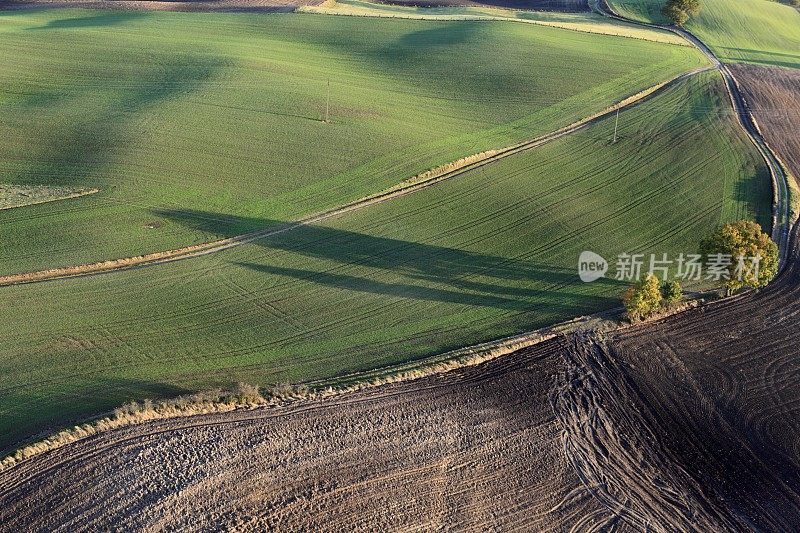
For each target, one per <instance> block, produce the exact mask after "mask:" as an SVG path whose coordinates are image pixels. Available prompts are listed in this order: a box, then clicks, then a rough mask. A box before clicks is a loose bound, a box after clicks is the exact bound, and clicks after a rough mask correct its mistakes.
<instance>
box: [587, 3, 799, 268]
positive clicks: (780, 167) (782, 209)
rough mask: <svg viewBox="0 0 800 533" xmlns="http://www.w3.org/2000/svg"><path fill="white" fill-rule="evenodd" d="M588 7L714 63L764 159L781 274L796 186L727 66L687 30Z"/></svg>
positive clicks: (794, 215) (793, 218) (601, 6)
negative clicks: (687, 46)
mask: <svg viewBox="0 0 800 533" xmlns="http://www.w3.org/2000/svg"><path fill="white" fill-rule="evenodd" d="M590 6H591V7H592V8H593V9H594V10H596V11H597V12H598V13H600V14H601V15H604V16H606V17H609V18H612V19H616V20H621V21H625V22H630V23H633V24H638V25H640V26H646V27H648V28H660V29H662V30H667V31H671V32H672V33H674V34H676V35H679V36H681V37H683V38H684V39H685V40H686V41H688V42H689V43H691V44H692V45H694V46H695V47H696V48H697V49H698V50H700V51H701V52H702V53H703V54H704V55H705V56H706V57H707V58H708V59H709V60H710V61H711V62H712V63H713V64H714V67H713V68H714V69H716V70H718V71H719V72H720V74H721V75H722V79H723V81H724V82H725V88H726V92H727V93H728V98H729V99H730V101H731V105H732V106H733V110H734V112H735V113H736V118H737V121H738V122H739V125H740V126H741V128H742V130H744V132H745V134H746V135H747V138H748V139H749V140H750V142H751V143H752V144H753V146H755V148H756V150H757V151H758V152H759V154H760V155H761V158H762V159H763V160H764V163H765V164H766V165H767V169H768V170H769V174H770V180H771V181H772V240H774V241H775V242H776V243H777V244H778V250H779V266H778V272H780V271H782V270H783V269H784V268H785V267H786V263H787V260H788V254H789V245H790V234H791V231H792V228H793V226H794V225H795V222H797V216H798V215H800V213H797V212H795V210H794V209H793V208H792V199H791V194H792V191H796V189H797V187H792V184H791V183H790V180H791V179H792V178H791V175H790V172H789V171H788V169H787V168H786V166H785V165H784V164H783V161H782V160H781V159H780V157H779V156H778V154H777V153H776V152H775V151H774V150H772V147H770V145H769V144H768V143H767V141H766V139H764V136H763V135H762V133H761V130H760V128H759V127H758V123H757V122H756V119H755V117H754V116H753V114H752V112H751V111H750V107H749V106H748V104H747V100H746V99H745V97H744V94H743V93H742V90H741V88H740V86H739V81H738V80H737V79H736V77H735V76H734V75H733V73H732V72H731V71H730V69H729V68H728V67H727V65H725V64H724V63H723V62H722V61H721V60H720V59H719V58H718V57H717V55H716V54H715V53H714V51H713V50H712V49H711V48H710V47H709V46H708V45H706V44H705V43H704V42H703V41H701V40H700V38H698V37H697V36H696V35H694V34H693V33H691V32H690V31H688V30H685V29H683V28H678V27H675V26H669V25H664V24H654V23H647V22H641V21H638V20H632V19H628V18H626V17H623V16H621V15H619V14H618V13H617V12H616V11H614V9H613V8H612V7H611V5H610V4H609V3H608V0H591V1H590Z"/></svg>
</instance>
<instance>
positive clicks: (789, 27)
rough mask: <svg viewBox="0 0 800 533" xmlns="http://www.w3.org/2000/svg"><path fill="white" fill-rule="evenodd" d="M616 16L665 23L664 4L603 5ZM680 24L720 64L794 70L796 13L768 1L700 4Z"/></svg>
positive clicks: (799, 36)
mask: <svg viewBox="0 0 800 533" xmlns="http://www.w3.org/2000/svg"><path fill="white" fill-rule="evenodd" d="M609 2H610V3H611V4H612V5H613V6H614V9H616V10H617V12H618V13H619V14H620V15H623V16H625V17H628V18H631V19H634V20H640V21H643V22H659V23H663V22H666V20H665V19H664V18H663V17H662V16H661V6H663V5H664V3H665V0H609ZM700 3H701V6H702V7H701V11H700V15H699V16H698V17H696V18H694V19H692V20H690V21H689V22H688V23H687V24H686V29H688V30H690V31H692V32H693V33H695V35H697V37H699V38H700V40H702V41H703V42H704V43H706V44H707V45H708V46H710V47H711V48H712V49H713V50H714V53H715V54H717V56H718V57H719V58H720V59H721V60H722V61H724V62H729V63H738V62H742V63H757V64H762V65H773V66H780V67H791V68H800V11H798V10H797V9H795V8H793V7H791V6H788V5H786V4H782V3H779V2H775V1H772V0H701V2H700Z"/></svg>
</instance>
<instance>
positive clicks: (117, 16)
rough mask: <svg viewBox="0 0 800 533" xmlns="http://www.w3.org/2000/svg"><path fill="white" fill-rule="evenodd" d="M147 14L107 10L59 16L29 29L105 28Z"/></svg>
mask: <svg viewBox="0 0 800 533" xmlns="http://www.w3.org/2000/svg"><path fill="white" fill-rule="evenodd" d="M147 16H148V14H147V13H144V12H141V11H105V12H102V13H99V14H96V15H89V16H86V17H73V18H57V19H53V20H50V21H48V22H47V24H45V25H43V26H36V27H34V28H28V29H29V30H51V29H72V28H103V27H108V26H118V25H120V24H125V23H127V22H129V21H131V20H136V19H140V18H144V17H147Z"/></svg>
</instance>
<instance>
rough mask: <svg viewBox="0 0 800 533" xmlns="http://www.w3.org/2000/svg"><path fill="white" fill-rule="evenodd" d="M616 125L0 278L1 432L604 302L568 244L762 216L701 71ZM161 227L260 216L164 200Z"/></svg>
mask: <svg viewBox="0 0 800 533" xmlns="http://www.w3.org/2000/svg"><path fill="white" fill-rule="evenodd" d="M613 128H614V120H613V118H612V119H607V120H604V121H601V122H600V123H597V124H595V125H593V126H591V127H589V128H588V129H585V130H582V131H580V132H578V133H576V134H574V135H571V136H568V137H565V138H562V139H560V140H558V141H555V142H552V143H550V144H547V145H545V146H542V147H540V148H537V149H534V150H531V151H528V152H524V153H522V154H518V155H515V156H513V157H510V158H507V159H504V160H502V161H500V162H498V163H495V164H492V165H489V166H486V167H483V168H481V169H477V170H474V171H471V172H469V173H467V174H465V175H463V176H460V177H458V178H455V179H452V180H449V181H446V182H443V183H440V184H439V185H436V186H434V187H431V188H428V189H425V190H423V191H420V192H417V193H415V194H412V195H409V196H405V197H402V198H398V199H395V200H392V201H390V202H387V203H384V204H380V205H377V206H373V207H370V208H367V209H364V210H362V211H358V212H354V213H350V214H348V215H346V216H343V217H341V218H339V219H336V220H332V221H329V222H327V223H324V224H317V225H313V226H308V227H301V228H299V229H296V230H293V231H290V232H288V233H285V234H282V235H280V236H277V237H274V238H269V239H264V240H262V241H260V242H257V243H253V244H249V245H244V246H241V247H238V248H235V249H231V250H227V251H225V252H220V253H217V254H212V255H208V256H203V257H198V258H194V259H189V260H185V261H180V262H177V263H171V264H165V265H158V266H152V267H147V268H142V269H137V270H132V271H123V272H116V273H110V274H103V275H99V276H94V277H89V278H76V279H67V280H59V281H52V282H46V283H39V284H33V285H23V286H14V287H6V288H3V289H2V290H0V322H2V323H3V324H6V325H7V326H8V327H5V328H3V329H2V330H1V331H0V375H2V376H3V382H2V385H0V446H3V445H9V444H10V443H12V442H14V441H15V440H17V439H19V438H22V437H24V436H27V435H31V434H32V433H33V432H36V431H38V430H42V429H43V428H46V427H48V426H62V425H64V424H65V423H67V422H68V421H69V420H73V419H78V418H80V417H83V416H86V415H90V414H93V413H98V412H101V411H103V410H107V409H110V408H112V407H114V406H116V405H119V404H121V403H123V402H124V401H126V400H128V399H131V398H134V399H142V398H145V397H154V396H164V395H174V394H177V393H180V392H184V391H186V390H194V389H198V388H205V387H209V386H212V385H218V384H219V385H223V384H229V383H231V382H233V381H237V380H243V381H247V382H251V383H252V382H256V383H260V384H269V383H274V382H279V381H291V382H298V381H304V380H311V379H317V378H324V377H328V376H334V375H337V374H341V373H346V372H352V371H356V370H361V369H368V368H375V367H379V366H381V365H387V364H391V363H397V362H400V361H406V360H410V359H413V358H418V357H422V356H425V355H429V354H433V353H438V352H441V351H444V350H447V349H450V348H456V347H460V346H464V345H468V344H470V343H475V342H478V341H482V340H487V339H491V338H496V337H499V336H503V335H507V334H512V333H515V332H519V331H525V330H530V329H533V328H536V327H539V326H544V325H548V324H552V323H555V322H558V321H561V320H564V319H568V318H572V317H575V316H578V315H581V314H585V313H591V312H594V311H598V310H602V309H608V308H613V307H617V306H618V305H619V295H620V292H621V291H622V289H623V287H624V286H625V284H624V283H622V282H618V281H615V280H606V281H600V282H595V283H591V284H584V283H581V282H580V281H579V280H578V278H577V275H576V263H577V256H578V254H579V253H580V252H581V251H582V250H594V251H596V252H599V253H600V254H603V255H604V256H605V257H606V258H608V259H609V260H611V261H612V262H613V261H614V258H615V257H616V255H617V254H619V253H622V252H633V253H638V252H641V253H662V252H669V253H673V252H681V251H684V252H687V253H692V252H694V251H696V249H697V244H698V241H699V239H700V238H702V237H703V236H704V235H706V234H708V233H709V232H710V231H711V230H712V229H713V228H714V227H715V226H716V225H717V224H719V223H720V222H723V221H729V220H733V219H739V218H742V217H748V218H755V219H757V220H758V221H760V222H761V223H762V224H764V225H765V227H766V229H769V228H768V224H769V220H770V215H771V213H770V205H771V192H770V190H771V188H770V183H769V177H768V174H767V171H766V169H765V167H764V166H763V164H762V162H761V160H760V159H759V156H758V155H757V153H755V151H754V149H753V147H752V145H751V144H750V143H749V142H748V141H747V140H746V139H745V138H744V136H743V134H742V133H741V131H740V129H739V128H738V126H737V125H736V122H735V119H734V117H733V114H732V112H731V109H730V104H729V100H728V98H727V96H726V93H725V91H724V88H723V85H722V82H721V79H720V78H719V75H718V74H717V73H715V72H707V73H704V74H701V75H697V76H694V77H692V78H690V79H688V80H686V81H683V82H681V83H680V84H679V85H676V86H674V87H673V88H671V89H668V90H667V91H665V92H663V93H662V94H660V95H658V96H656V97H654V98H653V99H651V100H648V101H646V102H645V103H642V104H640V105H638V106H636V107H633V108H631V109H628V110H626V111H623V112H622V113H621V114H620V116H619V135H620V138H619V141H618V142H617V143H616V144H611V142H610V140H611V137H612V132H613ZM163 216H164V217H165V218H167V219H168V220H169V221H170V223H171V224H172V225H174V226H184V225H185V226H187V228H189V229H191V230H193V231H200V232H208V233H214V232H217V231H222V230H220V228H218V227H217V226H219V225H224V226H226V227H227V226H228V225H242V226H247V225H267V224H271V223H273V222H274V221H273V220H270V219H263V218H256V219H242V218H240V217H237V218H231V217H227V218H226V217H225V216H223V215H218V214H217V213H215V212H201V213H198V212H197V211H186V210H175V211H172V212H168V213H166V212H165V213H164V215H163Z"/></svg>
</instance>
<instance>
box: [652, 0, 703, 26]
mask: <svg viewBox="0 0 800 533" xmlns="http://www.w3.org/2000/svg"><path fill="white" fill-rule="evenodd" d="M698 13H700V0H667V3H666V4H665V5H664V7H663V9H662V10H661V14H662V15H664V16H665V17H667V18H668V19H669V20H670V21H672V23H673V24H675V25H676V26H683V25H684V24H685V23H686V21H687V20H689V17H693V16H696V15H697V14H698Z"/></svg>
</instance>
